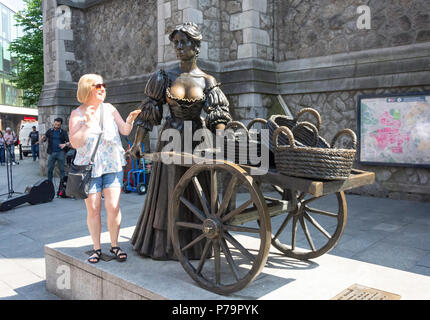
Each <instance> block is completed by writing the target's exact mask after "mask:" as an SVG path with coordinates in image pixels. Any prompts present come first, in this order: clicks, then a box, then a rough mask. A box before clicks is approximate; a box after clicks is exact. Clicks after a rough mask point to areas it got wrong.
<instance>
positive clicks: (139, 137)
mask: <svg viewBox="0 0 430 320" xmlns="http://www.w3.org/2000/svg"><path fill="white" fill-rule="evenodd" d="M146 132H147V131H146V129H144V128H142V127H138V128H137V131H136V135H135V137H134V142H133V145H132V146H131V148H130V149H129V150H128V151H127V152H126V154H125V155H126V157H129V156H131V157H133V158H135V159H140V158H142V157H143V151H142V142H143V139H144V138H145V135H146Z"/></svg>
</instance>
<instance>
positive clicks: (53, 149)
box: [40, 118, 70, 181]
mask: <svg viewBox="0 0 430 320" xmlns="http://www.w3.org/2000/svg"><path fill="white" fill-rule="evenodd" d="M62 124H63V119H62V118H56V119H54V127H53V128H50V129H48V131H46V133H45V134H44V135H43V136H42V139H40V141H42V142H46V141H48V149H47V151H46V152H47V153H48V154H49V157H48V180H50V181H52V177H53V174H54V168H55V163H56V162H57V163H58V169H59V170H60V178H61V179H63V178H64V176H65V171H64V164H65V161H66V152H65V151H66V149H65V148H66V147H69V146H70V142H69V136H68V135H67V132H66V131H65V130H63V129H61V125H62Z"/></svg>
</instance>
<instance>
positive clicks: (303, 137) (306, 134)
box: [263, 107, 330, 152]
mask: <svg viewBox="0 0 430 320" xmlns="http://www.w3.org/2000/svg"><path fill="white" fill-rule="evenodd" d="M306 113H310V114H311V115H313V116H314V118H315V120H316V127H317V129H318V130H320V129H321V123H322V120H321V116H320V114H319V112H318V111H317V110H315V109H313V108H309V107H306V108H303V109H301V110H300V111H299V113H298V114H297V116H296V117H295V118H294V119H292V118H291V117H288V116H284V115H279V114H278V115H273V116H271V117H270V118H269V120H268V121H267V124H266V128H267V129H269V141H263V143H265V145H268V146H269V148H270V151H272V152H274V151H275V147H274V145H273V135H274V133H275V130H276V129H278V128H279V127H287V128H288V129H290V130H293V128H295V127H296V125H297V124H298V123H299V122H298V119H299V118H300V117H301V116H303V115H304V114H306ZM294 137H295V141H296V145H297V146H314V144H313V143H314V133H313V132H312V130H311V129H310V128H308V127H306V126H302V127H299V128H298V129H297V131H295V134H294ZM279 142H280V144H282V145H285V144H288V137H287V136H286V135H285V134H284V133H281V134H280V135H279ZM317 147H319V148H330V145H329V144H328V142H327V141H325V140H324V138H322V137H318V140H317Z"/></svg>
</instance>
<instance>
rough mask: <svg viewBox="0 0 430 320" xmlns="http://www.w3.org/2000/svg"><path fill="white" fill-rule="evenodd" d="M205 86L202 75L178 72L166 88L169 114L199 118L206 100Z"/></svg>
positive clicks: (185, 117) (188, 118)
mask: <svg viewBox="0 0 430 320" xmlns="http://www.w3.org/2000/svg"><path fill="white" fill-rule="evenodd" d="M205 88H206V79H205V77H204V75H191V74H189V73H182V74H180V75H179V77H177V78H176V79H174V80H173V81H172V84H171V85H170V86H169V87H168V88H167V90H166V102H167V104H168V105H169V108H170V113H171V115H172V116H173V117H174V118H177V119H181V120H197V119H200V115H201V111H202V108H203V104H204V102H205V100H206V95H205V93H204V91H205Z"/></svg>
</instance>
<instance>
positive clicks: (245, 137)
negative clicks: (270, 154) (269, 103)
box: [224, 119, 267, 165]
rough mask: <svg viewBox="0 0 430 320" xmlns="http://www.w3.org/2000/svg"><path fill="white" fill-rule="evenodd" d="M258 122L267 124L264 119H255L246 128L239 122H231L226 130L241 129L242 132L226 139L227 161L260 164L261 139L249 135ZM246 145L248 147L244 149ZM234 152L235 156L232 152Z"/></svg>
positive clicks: (225, 153)
mask: <svg viewBox="0 0 430 320" xmlns="http://www.w3.org/2000/svg"><path fill="white" fill-rule="evenodd" d="M256 122H262V123H263V124H266V122H267V121H266V120H264V119H254V120H253V121H251V122H250V123H249V124H248V127H245V125H244V124H243V123H241V122H239V121H231V122H229V123H228V124H227V126H226V127H225V129H224V130H227V129H230V128H236V129H237V128H240V129H242V130H241V131H236V132H235V134H234V135H227V136H226V138H224V157H225V159H226V160H228V161H231V162H234V163H236V164H249V165H257V164H258V163H257V162H258V161H259V159H258V157H259V155H261V137H260V135H259V134H257V137H256V139H255V137H251V136H250V134H249V129H250V128H251V127H252V125H253V124H254V123H256ZM252 138H254V139H252ZM245 143H246V144H245ZM229 145H230V146H229ZM232 145H233V148H232ZM245 145H246V147H242V146H245ZM233 150H234V155H233V154H232V152H231V151H233Z"/></svg>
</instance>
